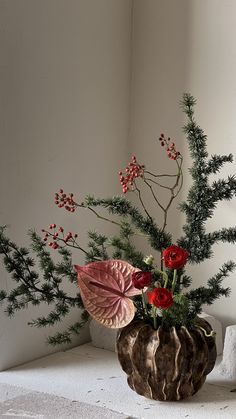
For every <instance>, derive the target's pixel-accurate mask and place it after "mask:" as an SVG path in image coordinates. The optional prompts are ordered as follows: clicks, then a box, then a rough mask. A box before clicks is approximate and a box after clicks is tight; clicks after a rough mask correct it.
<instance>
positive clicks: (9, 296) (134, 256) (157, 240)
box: [0, 94, 236, 344]
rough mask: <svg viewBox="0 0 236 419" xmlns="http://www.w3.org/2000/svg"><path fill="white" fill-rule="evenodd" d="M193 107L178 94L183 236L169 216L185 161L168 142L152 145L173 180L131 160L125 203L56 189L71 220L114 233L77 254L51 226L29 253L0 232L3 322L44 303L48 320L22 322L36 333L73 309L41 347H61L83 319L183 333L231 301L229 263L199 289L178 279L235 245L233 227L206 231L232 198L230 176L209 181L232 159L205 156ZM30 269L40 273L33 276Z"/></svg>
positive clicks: (123, 175) (72, 239) (92, 236)
mask: <svg viewBox="0 0 236 419" xmlns="http://www.w3.org/2000/svg"><path fill="white" fill-rule="evenodd" d="M195 104H196V101H195V99H194V98H193V97H192V96H191V95H190V94H184V96H183V100H182V108H183V111H184V113H185V114H186V117H187V122H186V125H185V126H184V132H185V134H186V137H187V143H188V147H189V151H190V155H191V157H192V166H191V167H190V169H189V172H190V175H191V176H192V186H191V187H190V189H189V192H188V196H187V199H186V201H185V202H182V203H181V204H180V205H179V209H180V210H181V211H182V212H183V213H184V214H185V224H184V225H183V234H182V236H181V237H180V238H179V239H178V240H177V241H176V242H175V243H174V242H173V239H172V235H171V234H170V232H168V231H167V224H168V211H169V209H170V207H171V205H173V202H174V200H175V199H176V198H177V197H178V195H179V193H180V190H181V188H182V185H183V171H182V167H183V157H182V155H181V153H180V152H179V151H178V150H177V148H176V145H175V143H174V142H173V141H172V140H171V139H170V138H169V137H166V136H165V135H164V134H161V135H160V137H159V139H158V142H159V144H160V146H161V148H162V149H163V150H165V152H166V154H167V158H169V159H170V160H171V161H173V165H174V166H173V167H175V169H176V170H175V173H170V174H166V173H161V174H160V173H154V172H153V171H150V170H149V169H147V167H146V166H145V165H144V164H140V163H139V162H138V160H137V158H136V156H132V158H131V160H130V162H129V163H128V165H127V167H126V168H125V170H122V171H120V172H119V179H120V183H121V186H122V192H123V196H115V197H112V198H106V199H105V198H95V197H93V196H87V197H85V199H84V200H83V201H79V200H77V199H76V198H75V196H74V194H72V193H70V194H67V193H65V192H64V190H63V189H60V190H59V192H57V193H56V194H55V204H56V205H57V206H58V207H59V208H61V209H65V210H66V211H67V212H68V213H70V214H73V216H74V215H76V213H77V212H78V211H82V210H85V211H90V212H91V213H93V214H94V215H95V216H96V217H98V219H99V220H100V221H101V222H108V223H112V225H115V226H116V227H117V233H116V234H115V235H113V236H111V237H107V236H105V235H104V234H101V233H98V232H96V231H89V232H88V237H89V241H88V246H87V248H85V247H84V246H83V245H82V244H81V243H80V237H79V235H78V234H77V233H74V232H65V231H64V228H63V227H62V226H59V227H58V226H56V224H55V223H53V224H50V225H49V228H47V229H43V237H41V235H39V234H37V233H36V232H35V231H30V232H29V235H30V240H31V248H29V249H27V248H23V247H20V246H18V245H17V244H15V243H14V242H12V241H11V240H10V239H9V238H8V237H7V235H6V229H5V227H2V228H0V254H1V255H2V256H3V263H4V265H5V267H6V269H7V271H8V272H9V273H10V274H11V277H12V278H13V280H14V281H15V283H16V286H15V288H13V289H11V290H10V291H9V292H7V291H6V290H1V291H0V301H1V302H2V303H5V311H6V312H7V314H8V315H10V316H11V315H13V314H14V313H15V312H16V311H17V310H20V309H24V308H27V307H28V305H29V304H33V305H40V304H41V303H45V302H46V303H47V304H49V305H52V306H53V307H52V310H51V312H50V313H49V314H48V315H47V316H41V317H39V318H37V319H34V320H32V321H31V322H30V325H33V326H36V327H44V326H53V325H54V324H56V323H57V322H60V321H61V320H62V318H63V317H65V316H68V315H69V313H70V309H71V308H73V307H77V308H79V309H80V310H82V311H81V313H82V314H81V320H80V321H78V322H76V323H74V324H71V325H70V326H69V327H68V328H67V330H65V332H63V333H57V334H55V335H54V336H51V337H50V338H49V343H51V344H61V343H68V342H70V341H71V338H72V336H73V335H74V334H78V333H79V332H80V330H81V327H83V326H84V324H85V323H86V322H87V321H88V319H89V317H90V316H89V315H91V316H93V317H94V318H95V319H97V320H98V321H100V322H102V323H103V324H104V325H106V326H108V327H123V326H125V325H127V324H128V323H129V322H131V321H132V319H133V318H134V317H135V318H139V319H144V320H145V321H146V322H149V323H150V324H152V326H153V328H158V327H159V326H160V325H162V326H163V327H164V328H167V329H168V328H170V327H172V326H175V327H180V326H182V325H186V326H188V327H190V328H191V326H193V325H195V324H196V319H197V315H198V314H199V313H200V312H201V309H202V305H203V304H212V303H213V302H214V301H215V300H216V299H217V298H219V297H220V296H227V295H228V294H229V291H230V290H229V288H227V287H226V288H225V287H223V285H222V281H223V279H225V278H226V277H227V276H228V275H229V274H230V273H231V272H232V271H233V270H234V269H235V266H236V265H235V263H234V262H233V261H228V262H225V263H224V264H223V266H221V267H220V269H219V270H218V272H217V273H216V274H215V275H214V276H212V277H211V278H209V279H208V280H207V281H206V282H207V284H206V286H201V287H198V288H196V289H190V290H188V289H187V288H188V287H189V286H190V285H191V283H192V278H191V277H190V276H188V275H187V274H186V273H185V267H186V263H187V262H188V263H191V264H194V263H201V262H202V261H204V260H206V259H210V258H211V257H212V256H213V246H214V245H215V244H216V243H219V242H228V243H232V244H234V243H235V242H236V227H234V226H233V227H229V228H224V227H222V228H221V229H219V230H216V231H213V232H210V233H209V232H208V231H207V226H206V224H207V220H208V219H209V218H211V217H212V216H213V215H214V210H215V208H216V206H217V203H218V202H220V201H222V200H230V199H232V198H233V197H234V196H235V195H236V179H235V177H234V176H228V178H227V179H218V180H215V181H214V180H213V181H212V177H213V176H214V174H216V173H217V172H219V170H220V169H221V168H222V166H223V165H224V164H225V163H227V162H228V163H232V161H233V156H232V154H229V155H212V156H210V157H209V156H208V153H207V148H206V140H207V137H206V135H205V134H204V132H203V130H202V129H201V128H200V127H199V126H198V124H197V123H196V121H195V119H194V106H195ZM173 172H174V170H173ZM143 187H145V188H146V189H147V191H148V192H149V193H150V199H153V200H154V202H155V203H156V205H157V206H158V208H159V210H161V212H162V214H163V219H162V222H161V223H160V224H161V225H159V223H157V222H156V220H155V217H154V216H153V215H152V213H151V211H150V210H149V205H148V204H146V203H145V200H144V195H143V192H142V188H143ZM159 188H161V189H164V190H165V191H166V193H167V194H168V202H167V204H165V205H164V204H163V203H162V202H161V200H160V198H159V193H158V192H159ZM128 193H132V194H135V195H136V196H137V197H138V200H139V204H140V205H139V206H135V205H134V204H133V203H132V202H131V201H129V200H128V199H127V198H126V196H127V194H128ZM104 212H106V213H105V215H104ZM114 216H115V217H114ZM137 235H142V236H143V237H144V238H145V239H146V240H147V241H148V243H149V244H150V245H151V247H152V249H153V253H154V254H155V257H154V256H152V255H150V256H146V255H145V254H143V253H142V252H141V251H140V250H139V249H137V248H136V246H135V237H136V236H137ZM72 250H73V251H74V250H78V251H80V252H82V253H83V254H84V256H85V263H86V264H85V266H80V265H75V263H76V261H75V260H74V257H73V255H72V252H71V251H72ZM54 251H56V252H58V254H59V256H60V257H61V260H60V261H59V262H58V261H57V262H54V260H53V252H54ZM32 253H33V256H32ZM159 255H160V256H159ZM35 266H39V270H36V268H35ZM68 280H69V281H70V282H72V283H73V284H74V285H75V293H74V295H71V294H70V295H69V294H68V293H67V292H66V291H65V288H64V286H63V284H64V283H65V282H67V281H68ZM78 285H79V289H78Z"/></svg>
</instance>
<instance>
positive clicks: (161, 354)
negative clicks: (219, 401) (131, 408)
mask: <svg viewBox="0 0 236 419" xmlns="http://www.w3.org/2000/svg"><path fill="white" fill-rule="evenodd" d="M198 326H201V327H203V328H204V329H205V330H206V332H207V334H209V333H210V332H211V330H212V329H211V326H210V325H209V323H207V322H206V321H205V320H203V319H199V320H198ZM117 352H118V358H119V361H120V364H121V366H122V369H123V370H124V371H125V372H126V374H127V375H128V378H127V381H128V384H129V386H130V387H131V388H132V390H134V391H136V392H137V393H138V394H140V395H142V396H145V397H147V398H150V399H154V400H161V401H168V400H169V401H175V400H181V399H185V398H186V397H189V396H192V395H193V394H195V393H196V392H197V391H198V390H199V389H200V388H201V387H202V385H203V384H204V382H205V379H206V376H207V374H209V372H210V371H212V369H213V367H214V365H215V360H216V345H215V338H214V337H212V336H210V337H207V336H205V334H204V332H203V330H201V329H200V328H199V327H194V328H192V329H189V330H188V329H187V328H186V327H185V326H182V327H181V328H178V329H177V328H175V327H172V328H171V329H170V330H168V331H167V330H164V329H163V328H162V327H159V328H158V329H157V330H154V329H153V328H152V326H151V325H150V324H147V323H144V322H143V321H141V320H136V321H133V322H131V323H130V324H129V325H128V326H126V327H124V328H123V329H122V330H121V331H120V333H119V335H118V338H117Z"/></svg>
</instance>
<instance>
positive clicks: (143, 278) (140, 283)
mask: <svg viewBox="0 0 236 419" xmlns="http://www.w3.org/2000/svg"><path fill="white" fill-rule="evenodd" d="M151 282H152V274H151V272H142V271H138V272H133V273H132V284H133V286H134V287H135V288H137V289H138V290H142V289H143V288H145V287H148V286H149V285H150V284H151Z"/></svg>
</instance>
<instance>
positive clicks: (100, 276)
mask: <svg viewBox="0 0 236 419" xmlns="http://www.w3.org/2000/svg"><path fill="white" fill-rule="evenodd" d="M75 269H76V271H77V273H78V285H79V288H80V293H81V298H82V300H83V303H84V306H85V308H86V310H87V311H88V312H89V313H90V314H91V316H92V317H93V318H94V319H95V320H97V321H98V322H100V323H102V324H103V325H104V326H107V327H110V328H114V329H116V328H120V327H124V326H126V325H127V324H129V323H130V322H131V320H132V319H133V317H134V314H135V307H134V303H133V301H132V300H131V299H130V298H129V297H133V296H134V295H138V294H140V293H141V291H139V290H138V289H136V288H134V286H133V285H132V280H131V278H132V273H133V272H137V271H139V269H137V268H134V267H133V266H132V265H130V264H129V263H127V262H124V261H122V260H118V259H111V260H106V261H101V262H93V263H89V264H88V265H86V266H80V265H75Z"/></svg>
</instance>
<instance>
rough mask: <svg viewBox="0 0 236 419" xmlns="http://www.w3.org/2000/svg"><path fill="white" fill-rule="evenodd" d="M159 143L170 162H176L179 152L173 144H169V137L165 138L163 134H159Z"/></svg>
mask: <svg viewBox="0 0 236 419" xmlns="http://www.w3.org/2000/svg"><path fill="white" fill-rule="evenodd" d="M159 141H160V143H161V146H162V147H165V148H166V152H167V156H168V157H169V158H170V159H171V160H177V159H178V157H180V152H179V151H177V150H176V148H175V143H173V142H171V139H170V137H168V138H166V137H165V136H164V134H161V135H160V137H159Z"/></svg>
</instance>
